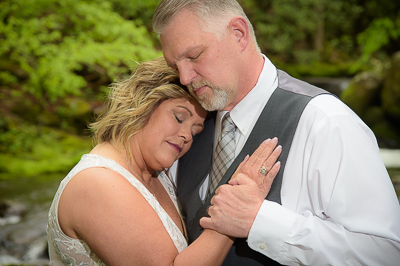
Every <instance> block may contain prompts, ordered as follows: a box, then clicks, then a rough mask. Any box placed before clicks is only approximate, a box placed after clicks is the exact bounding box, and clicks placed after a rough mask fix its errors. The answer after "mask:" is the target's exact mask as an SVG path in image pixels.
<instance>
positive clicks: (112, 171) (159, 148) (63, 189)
mask: <svg viewBox="0 0 400 266" xmlns="http://www.w3.org/2000/svg"><path fill="white" fill-rule="evenodd" d="M206 115H207V113H206V111H205V110H204V109H202V108H201V107H200V105H199V104H198V103H197V102H196V101H195V100H194V98H193V97H192V96H190V94H189V93H188V92H187V90H186V88H184V87H182V86H181V85H180V84H179V78H178V76H177V74H176V72H175V70H172V69H171V68H169V67H168V66H167V65H166V64H165V62H164V61H163V59H160V58H159V59H156V60H152V61H149V62H145V63H142V64H140V65H139V66H138V67H137V69H136V70H135V71H134V73H133V74H132V76H131V77H130V78H129V79H127V80H125V81H122V82H119V83H115V84H113V87H112V90H111V93H110V96H109V105H108V109H107V111H106V112H105V113H104V114H103V115H102V116H101V117H100V118H99V119H98V121H97V122H96V123H93V124H92V125H91V128H92V130H93V131H94V139H95V140H96V141H97V142H98V143H99V144H98V145H97V146H96V147H94V149H93V150H92V151H91V152H90V153H89V154H86V155H84V156H82V159H81V161H80V162H79V163H78V164H77V165H76V166H75V167H74V168H73V169H72V170H71V172H70V173H69V174H68V175H67V177H66V178H65V179H64V180H63V181H62V182H61V184H60V187H59V189H58V191H57V193H56V195H55V198H54V201H53V203H52V206H51V208H50V212H49V220H48V229H47V232H48V240H49V253H50V265H63V264H68V265H172V264H174V265H218V264H221V263H222V262H223V259H224V257H225V256H226V253H227V252H228V250H229V249H230V246H231V245H232V243H233V240H232V239H231V238H229V237H227V236H225V235H221V234H219V233H217V232H215V231H211V230H205V231H204V233H203V234H202V235H201V237H200V238H199V239H198V240H196V241H195V242H194V243H193V244H191V245H190V246H189V247H187V243H186V239H185V237H184V235H185V230H184V224H183V222H182V220H181V216H180V213H179V208H178V204H177V201H176V197H175V191H174V187H173V183H172V182H171V181H170V180H169V179H168V177H167V176H166V174H165V173H164V170H165V169H166V168H168V167H170V166H171V165H172V164H173V162H174V161H175V160H177V159H179V158H180V157H181V156H182V155H183V154H184V153H185V152H187V151H188V149H189V148H190V146H191V143H192V140H193V136H195V135H196V134H198V133H200V132H201V131H202V129H203V122H204V120H205V117H206ZM273 148H274V147H271V146H268V145H266V144H265V143H263V144H262V145H261V146H260V148H259V153H260V152H262V150H264V151H265V152H264V154H266V155H265V156H264V157H265V158H264V157H262V156H258V157H257V158H258V159H257V161H260V160H262V162H261V163H263V162H264V161H265V160H266V159H267V158H266V157H267V155H269V154H270V153H271V152H272V149H273ZM278 153H279V152H274V153H273V155H272V156H270V159H269V160H273V161H274V162H275V160H276V158H277V156H278V155H279V154H278ZM248 161H251V162H252V164H254V162H255V161H256V158H255V156H252V157H250V159H248ZM245 165H246V166H247V167H246V169H251V171H253V172H255V173H257V171H259V169H260V165H256V166H254V167H253V166H251V165H250V164H249V163H247V164H245ZM278 169H279V167H274V168H273V170H271V171H270V173H269V174H268V176H267V178H269V180H270V182H272V180H273V178H274V177H275V175H276V173H277V171H278Z"/></svg>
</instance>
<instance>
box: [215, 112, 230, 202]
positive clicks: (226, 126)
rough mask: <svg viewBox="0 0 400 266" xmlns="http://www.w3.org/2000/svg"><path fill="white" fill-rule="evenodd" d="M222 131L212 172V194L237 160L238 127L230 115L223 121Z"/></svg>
mask: <svg viewBox="0 0 400 266" xmlns="http://www.w3.org/2000/svg"><path fill="white" fill-rule="evenodd" d="M221 126H222V129H221V134H220V136H219V140H218V144H217V146H216V148H215V156H214V162H213V166H212V171H211V180H210V188H209V193H210V194H212V193H213V192H214V190H215V189H216V188H217V186H218V183H219V181H220V180H221V178H222V176H223V175H224V174H225V172H226V170H228V168H229V166H230V165H231V164H232V162H233V159H235V148H236V145H235V130H236V126H235V124H234V123H233V121H232V118H231V116H230V114H229V113H227V114H226V115H225V116H224V118H223V119H222V123H221Z"/></svg>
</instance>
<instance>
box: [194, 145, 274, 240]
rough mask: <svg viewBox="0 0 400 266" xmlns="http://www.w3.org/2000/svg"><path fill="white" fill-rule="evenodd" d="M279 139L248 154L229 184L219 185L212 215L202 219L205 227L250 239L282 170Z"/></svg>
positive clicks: (208, 210)
mask: <svg viewBox="0 0 400 266" xmlns="http://www.w3.org/2000/svg"><path fill="white" fill-rule="evenodd" d="M277 142H278V140H277V139H276V138H274V139H273V140H269V139H268V140H266V141H264V142H263V143H262V144H261V145H260V146H259V147H258V148H257V150H256V151H255V152H254V153H253V155H252V156H250V157H246V158H245V159H244V161H243V162H242V163H241V164H240V165H239V167H238V169H237V170H236V172H235V173H234V174H233V176H232V178H231V180H230V181H229V185H222V186H220V187H219V188H217V190H216V191H215V196H214V197H213V198H212V199H211V201H210V203H211V206H210V207H209V208H208V209H207V212H208V214H209V215H210V217H203V218H202V219H200V225H201V226H202V227H203V228H208V229H212V230H216V231H218V232H219V233H222V234H225V235H229V236H232V237H240V238H247V236H248V235H249V231H250V229H251V226H252V225H253V222H254V219H255V217H256V215H257V213H258V210H259V209H260V207H261V204H262V203H263V201H264V199H265V197H266V196H267V195H268V193H269V190H270V188H271V185H272V182H273V180H274V178H275V176H276V175H277V173H278V172H279V169H280V163H279V162H277V163H275V162H276V160H277V158H278V157H279V155H280V153H281V151H282V147H281V146H278V147H277V148H276V149H275V150H274V148H275V147H276V145H277ZM262 166H264V167H265V168H266V170H267V173H266V174H265V175H264V174H263V173H261V172H260V168H261V167H262Z"/></svg>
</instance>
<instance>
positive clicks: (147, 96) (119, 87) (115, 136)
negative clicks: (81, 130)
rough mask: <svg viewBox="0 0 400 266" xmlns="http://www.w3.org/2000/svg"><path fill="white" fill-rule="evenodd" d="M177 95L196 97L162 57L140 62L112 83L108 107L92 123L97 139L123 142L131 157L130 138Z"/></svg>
mask: <svg viewBox="0 0 400 266" xmlns="http://www.w3.org/2000/svg"><path fill="white" fill-rule="evenodd" d="M177 98H185V99H187V100H192V99H194V98H193V96H191V95H190V93H189V92H188V90H187V88H186V87H184V86H183V85H181V84H180V82H179V76H178V74H177V71H176V70H174V69H172V68H170V67H169V66H168V65H167V64H166V62H165V60H164V59H163V58H162V57H159V58H156V59H153V60H150V61H146V62H143V63H141V64H139V65H138V67H137V68H136V69H135V70H134V71H133V73H132V74H131V76H130V77H129V78H128V79H126V80H122V81H116V82H114V83H113V84H111V85H110V93H109V96H108V105H107V108H106V110H105V111H104V112H103V113H102V114H101V115H100V116H99V117H98V119H97V121H96V122H94V123H92V124H90V125H89V128H90V129H91V131H92V133H93V140H94V142H96V143H97V144H100V143H103V142H107V141H109V142H110V143H111V144H113V145H114V147H120V146H122V147H124V148H125V149H126V151H127V155H128V156H129V157H128V158H131V157H132V150H131V147H130V145H129V141H130V138H131V137H132V136H134V135H135V134H136V133H138V132H139V131H140V130H142V129H143V128H144V127H145V126H146V124H147V123H148V121H149V119H150V116H151V115H152V114H153V112H154V110H155V109H156V108H157V107H158V106H159V105H160V104H161V103H162V102H163V101H165V100H168V99H177Z"/></svg>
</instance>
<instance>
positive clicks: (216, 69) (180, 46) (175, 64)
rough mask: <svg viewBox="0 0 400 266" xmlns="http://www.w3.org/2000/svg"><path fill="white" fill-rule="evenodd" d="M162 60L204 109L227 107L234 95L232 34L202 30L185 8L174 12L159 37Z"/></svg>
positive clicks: (235, 82) (231, 103) (232, 101)
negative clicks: (172, 69) (219, 34)
mask: <svg viewBox="0 0 400 266" xmlns="http://www.w3.org/2000/svg"><path fill="white" fill-rule="evenodd" d="M160 38H161V45H162V49H163V52H164V57H165V60H166V61H167V63H168V65H170V66H171V67H172V68H175V69H177V70H178V72H179V77H180V81H181V83H182V84H183V85H186V86H187V87H188V88H189V90H190V92H191V93H192V95H194V96H195V98H196V99H197V100H198V101H199V102H200V104H201V105H202V106H203V108H204V109H206V110H209V111H212V110H230V109H232V108H233V106H234V104H236V103H235V102H234V101H235V100H236V96H237V85H236V84H238V83H237V78H238V75H236V74H235V71H236V69H237V66H236V65H237V64H236V62H235V53H236V52H237V51H236V50H235V48H236V47H235V39H236V38H235V37H234V36H232V35H231V34H229V32H228V33H227V36H226V37H220V38H218V36H217V35H216V34H215V33H209V32H204V31H203V30H202V29H201V27H200V24H199V23H198V21H197V17H196V16H195V15H193V14H192V13H190V12H189V11H187V10H182V11H181V12H180V13H178V14H176V15H175V17H174V18H173V20H172V21H171V23H170V24H169V25H168V26H167V27H166V29H165V30H164V32H163V33H162V34H161V36H160Z"/></svg>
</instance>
